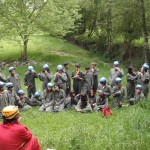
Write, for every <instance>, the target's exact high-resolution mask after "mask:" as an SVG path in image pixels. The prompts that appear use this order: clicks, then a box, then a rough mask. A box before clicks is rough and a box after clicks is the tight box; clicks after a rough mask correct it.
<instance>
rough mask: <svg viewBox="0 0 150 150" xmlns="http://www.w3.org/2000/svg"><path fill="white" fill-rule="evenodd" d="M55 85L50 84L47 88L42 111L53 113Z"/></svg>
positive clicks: (44, 93) (44, 92)
mask: <svg viewBox="0 0 150 150" xmlns="http://www.w3.org/2000/svg"><path fill="white" fill-rule="evenodd" d="M53 87H54V85H53V83H51V82H50V83H48V84H47V88H46V89H45V90H44V91H43V99H44V100H43V103H42V106H41V107H40V109H39V110H40V111H46V112H53V110H54V89H53Z"/></svg>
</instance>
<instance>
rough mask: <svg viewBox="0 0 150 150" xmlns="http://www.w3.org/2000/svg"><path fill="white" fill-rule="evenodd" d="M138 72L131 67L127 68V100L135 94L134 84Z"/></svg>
mask: <svg viewBox="0 0 150 150" xmlns="http://www.w3.org/2000/svg"><path fill="white" fill-rule="evenodd" d="M138 76H139V73H135V72H134V68H133V67H131V66H130V67H129V68H128V74H127V85H126V89H127V100H128V101H129V100H130V99H131V98H133V97H134V95H135V84H136V81H137V79H138Z"/></svg>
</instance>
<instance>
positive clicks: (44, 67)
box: [43, 64, 49, 72]
mask: <svg viewBox="0 0 150 150" xmlns="http://www.w3.org/2000/svg"><path fill="white" fill-rule="evenodd" d="M45 71H48V72H49V66H48V64H44V65H43V72H45Z"/></svg>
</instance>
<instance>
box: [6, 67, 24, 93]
mask: <svg viewBox="0 0 150 150" xmlns="http://www.w3.org/2000/svg"><path fill="white" fill-rule="evenodd" d="M9 72H10V75H9V76H8V77H7V82H11V83H13V85H14V91H15V93H17V92H18V91H19V90H20V88H21V81H20V77H19V75H18V74H17V73H16V69H15V67H10V68H9Z"/></svg>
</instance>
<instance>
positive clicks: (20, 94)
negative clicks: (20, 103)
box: [17, 90, 25, 99]
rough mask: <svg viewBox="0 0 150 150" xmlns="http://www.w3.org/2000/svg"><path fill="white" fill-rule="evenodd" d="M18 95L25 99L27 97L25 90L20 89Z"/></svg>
mask: <svg viewBox="0 0 150 150" xmlns="http://www.w3.org/2000/svg"><path fill="white" fill-rule="evenodd" d="M17 95H18V96H19V97H20V99H23V98H24V97H25V92H24V91H23V90H19V91H18V92H17Z"/></svg>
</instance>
